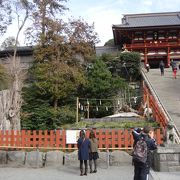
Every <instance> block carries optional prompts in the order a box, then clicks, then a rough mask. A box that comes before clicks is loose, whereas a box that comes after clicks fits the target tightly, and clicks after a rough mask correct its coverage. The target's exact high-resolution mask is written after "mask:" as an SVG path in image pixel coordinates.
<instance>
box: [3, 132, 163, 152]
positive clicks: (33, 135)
mask: <svg viewBox="0 0 180 180" xmlns="http://www.w3.org/2000/svg"><path fill="white" fill-rule="evenodd" d="M131 131H132V130H131V129H125V130H123V129H108V130H107V129H99V130H96V131H95V133H96V137H97V139H98V142H99V149H100V150H103V149H110V150H115V149H125V150H128V149H132V145H133V137H132V134H131ZM86 135H87V137H88V136H89V130H87V132H86ZM155 138H156V141H157V144H158V145H160V144H162V143H163V140H162V139H163V138H162V133H161V130H160V129H156V130H155ZM37 148H39V149H42V150H46V149H49V150H53V149H59V150H68V151H69V150H73V149H77V145H76V144H66V130H56V131H54V130H51V131H47V130H45V131H41V130H39V131H35V130H34V131H30V130H21V131H0V149H37Z"/></svg>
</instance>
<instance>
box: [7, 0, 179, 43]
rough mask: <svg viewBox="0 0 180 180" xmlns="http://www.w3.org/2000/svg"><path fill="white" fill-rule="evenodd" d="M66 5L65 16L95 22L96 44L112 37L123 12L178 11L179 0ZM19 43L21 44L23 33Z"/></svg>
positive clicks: (73, 0)
mask: <svg viewBox="0 0 180 180" xmlns="http://www.w3.org/2000/svg"><path fill="white" fill-rule="evenodd" d="M66 6H67V7H68V8H69V9H70V10H69V12H66V16H67V17H70V16H73V17H75V18H78V17H82V18H83V19H84V20H85V21H87V22H88V23H89V24H92V23H93V22H94V23H95V31H96V32H97V33H98V35H99V39H100V40H101V42H100V43H99V44H97V46H99V45H104V43H105V42H106V41H108V40H109V39H111V38H113V34H112V24H121V18H122V15H123V14H135V13H153V12H174V11H179V12H180V0H69V1H68V2H67V3H66ZM11 30H12V28H9V30H8V32H7V34H6V35H5V36H4V38H5V37H8V36H9V34H11V35H12V31H11ZM14 33H15V31H14ZM20 43H21V45H22V44H23V33H21V36H20Z"/></svg>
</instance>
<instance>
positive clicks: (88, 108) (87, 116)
mask: <svg viewBox="0 0 180 180" xmlns="http://www.w3.org/2000/svg"><path fill="white" fill-rule="evenodd" d="M87 118H88V119H89V102H87Z"/></svg>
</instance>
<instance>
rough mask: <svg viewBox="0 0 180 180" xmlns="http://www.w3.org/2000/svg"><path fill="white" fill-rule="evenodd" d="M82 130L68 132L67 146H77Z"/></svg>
mask: <svg viewBox="0 0 180 180" xmlns="http://www.w3.org/2000/svg"><path fill="white" fill-rule="evenodd" d="M79 132H80V130H66V144H77V140H78V138H79Z"/></svg>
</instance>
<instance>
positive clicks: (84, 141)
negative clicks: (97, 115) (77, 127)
mask: <svg viewBox="0 0 180 180" xmlns="http://www.w3.org/2000/svg"><path fill="white" fill-rule="evenodd" d="M77 146H78V160H79V161H80V172H81V174H80V175H81V176H83V175H86V176H87V169H88V166H87V161H88V160H89V149H90V141H89V139H88V138H86V135H85V132H84V131H83V130H81V131H80V137H79V139H78V141H77ZM83 163H84V166H85V171H84V172H83V170H84V169H83Z"/></svg>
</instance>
